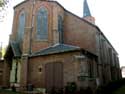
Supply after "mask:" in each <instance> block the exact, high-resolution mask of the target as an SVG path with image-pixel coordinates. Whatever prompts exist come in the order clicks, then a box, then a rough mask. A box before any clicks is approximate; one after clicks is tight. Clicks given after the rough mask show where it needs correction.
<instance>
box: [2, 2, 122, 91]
mask: <svg viewBox="0 0 125 94" xmlns="http://www.w3.org/2000/svg"><path fill="white" fill-rule="evenodd" d="M3 73H4V75H3V83H2V86H4V87H10V86H12V85H15V86H16V87H18V88H20V90H25V89H26V86H27V85H33V87H34V88H36V89H37V88H42V89H45V90H46V91H47V92H49V91H50V90H51V89H52V88H55V89H62V88H64V87H65V86H66V85H67V84H68V83H72V82H73V83H76V85H77V87H78V88H80V87H85V88H86V87H91V88H96V87H98V86H101V85H105V84H107V83H108V82H110V81H113V80H118V79H120V78H121V72H120V66H119V57H118V53H117V51H116V50H115V49H114V47H113V46H112V45H111V43H110V42H109V40H108V39H107V38H106V36H105V35H104V34H103V32H101V30H100V29H99V27H98V26H96V25H95V18H94V17H92V15H91V12H90V10H89V6H88V3H87V0H84V3H83V17H82V18H81V17H78V16H76V15H75V14H73V13H71V12H70V11H68V10H66V9H65V8H64V7H63V6H62V5H60V4H59V3H58V2H57V1H53V0H25V1H23V2H22V3H20V4H18V5H16V6H15V7H14V19H13V26H12V33H11V35H10V39H9V44H8V48H7V51H6V54H5V57H4V72H3Z"/></svg>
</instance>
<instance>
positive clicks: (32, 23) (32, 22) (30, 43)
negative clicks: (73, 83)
mask: <svg viewBox="0 0 125 94" xmlns="http://www.w3.org/2000/svg"><path fill="white" fill-rule="evenodd" d="M32 2H33V5H32V19H31V31H30V41H29V55H30V54H31V53H32V32H33V25H34V5H35V3H36V2H35V0H33V1H32Z"/></svg>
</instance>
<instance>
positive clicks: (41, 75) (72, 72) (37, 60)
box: [28, 52, 80, 87]
mask: <svg viewBox="0 0 125 94" xmlns="http://www.w3.org/2000/svg"><path fill="white" fill-rule="evenodd" d="M79 54H80V52H71V53H64V54H56V55H49V56H39V57H34V58H30V60H29V73H28V82H29V83H31V84H33V85H35V87H45V64H47V63H54V62H61V63H63V74H64V75H63V77H64V79H63V81H64V86H65V85H66V83H67V82H72V81H77V75H78V73H77V72H78V69H77V68H78V67H77V65H76V64H78V63H77V61H75V58H74V55H79ZM40 67H41V68H42V72H39V68H40Z"/></svg>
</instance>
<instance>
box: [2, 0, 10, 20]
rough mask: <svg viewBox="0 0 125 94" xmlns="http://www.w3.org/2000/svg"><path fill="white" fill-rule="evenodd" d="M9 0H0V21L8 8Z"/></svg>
mask: <svg viewBox="0 0 125 94" xmlns="http://www.w3.org/2000/svg"><path fill="white" fill-rule="evenodd" d="M9 1H10V0H0V21H2V20H3V18H4V17H5V16H6V14H7V13H6V10H7V8H8V3H9Z"/></svg>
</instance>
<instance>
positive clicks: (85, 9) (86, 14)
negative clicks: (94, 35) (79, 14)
mask: <svg viewBox="0 0 125 94" xmlns="http://www.w3.org/2000/svg"><path fill="white" fill-rule="evenodd" d="M83 19H85V20H87V21H88V22H90V23H92V24H95V18H94V17H92V16H91V12H90V10H89V6H88V3H87V0H84V3H83Z"/></svg>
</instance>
